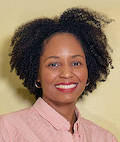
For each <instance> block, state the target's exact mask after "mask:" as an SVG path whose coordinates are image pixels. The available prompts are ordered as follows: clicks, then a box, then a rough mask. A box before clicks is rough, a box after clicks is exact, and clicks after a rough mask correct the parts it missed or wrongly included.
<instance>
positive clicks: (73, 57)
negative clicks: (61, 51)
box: [72, 54, 84, 59]
mask: <svg viewBox="0 0 120 142" xmlns="http://www.w3.org/2000/svg"><path fill="white" fill-rule="evenodd" d="M75 57H82V58H83V59H84V57H83V56H81V55H79V54H78V55H73V56H72V58H75Z"/></svg>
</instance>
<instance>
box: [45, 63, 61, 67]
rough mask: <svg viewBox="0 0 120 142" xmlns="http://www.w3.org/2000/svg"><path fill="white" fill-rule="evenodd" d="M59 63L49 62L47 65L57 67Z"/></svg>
mask: <svg viewBox="0 0 120 142" xmlns="http://www.w3.org/2000/svg"><path fill="white" fill-rule="evenodd" d="M59 65H60V64H59V63H50V64H49V65H48V66H49V67H58V66H59Z"/></svg>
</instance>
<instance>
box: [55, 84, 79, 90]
mask: <svg viewBox="0 0 120 142" xmlns="http://www.w3.org/2000/svg"><path fill="white" fill-rule="evenodd" d="M77 84H78V83H70V84H57V85H55V87H56V88H57V89H58V90H59V91H62V92H72V91H74V89H75V88H76V87H77Z"/></svg>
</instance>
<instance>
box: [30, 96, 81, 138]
mask: <svg viewBox="0 0 120 142" xmlns="http://www.w3.org/2000/svg"><path fill="white" fill-rule="evenodd" d="M33 107H34V108H35V109H36V111H37V112H38V113H39V114H40V115H41V116H42V117H43V118H44V119H45V120H47V121H48V122H49V123H51V124H52V125H53V126H54V127H55V128H56V129H65V130H69V129H70V123H69V122H68V121H67V120H66V119H65V118H64V117H63V116H62V115H61V114H59V113H58V112H57V111H56V110H54V109H53V108H52V107H51V106H50V105H49V104H47V103H46V102H45V101H44V100H43V99H42V98H38V99H37V101H36V103H35V104H34V105H33ZM75 113H76V116H77V121H76V122H75V124H74V131H77V132H78V133H79V135H80V121H81V115H80V112H79V110H78V108H77V107H76V108H75Z"/></svg>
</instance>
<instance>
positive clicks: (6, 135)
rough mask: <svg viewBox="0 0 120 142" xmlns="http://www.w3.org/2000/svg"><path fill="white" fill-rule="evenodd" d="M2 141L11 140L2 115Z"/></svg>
mask: <svg viewBox="0 0 120 142" xmlns="http://www.w3.org/2000/svg"><path fill="white" fill-rule="evenodd" d="M0 142H10V140H9V135H8V132H7V130H6V127H5V124H4V120H3V119H2V117H0Z"/></svg>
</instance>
